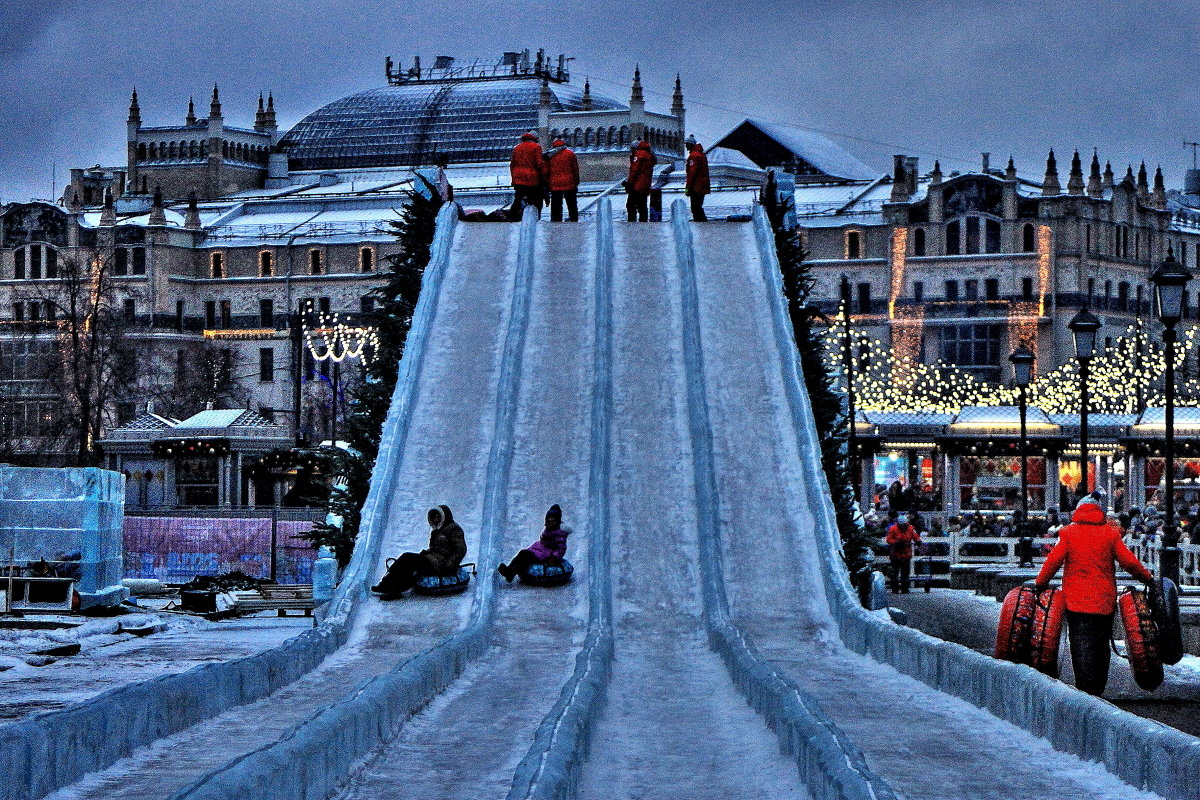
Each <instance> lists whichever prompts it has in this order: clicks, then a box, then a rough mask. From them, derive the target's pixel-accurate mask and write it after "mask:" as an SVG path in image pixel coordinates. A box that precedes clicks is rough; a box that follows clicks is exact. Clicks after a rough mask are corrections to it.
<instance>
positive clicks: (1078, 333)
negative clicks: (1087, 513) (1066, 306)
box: [1067, 307, 1100, 497]
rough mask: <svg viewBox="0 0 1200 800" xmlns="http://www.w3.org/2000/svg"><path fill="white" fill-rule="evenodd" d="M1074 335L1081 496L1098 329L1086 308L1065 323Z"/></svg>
mask: <svg viewBox="0 0 1200 800" xmlns="http://www.w3.org/2000/svg"><path fill="white" fill-rule="evenodd" d="M1067 327H1068V328H1069V329H1070V330H1071V335H1072V336H1073V337H1075V358H1077V359H1078V360H1079V472H1080V477H1079V486H1078V488H1077V489H1076V490H1075V491H1076V494H1078V495H1079V496H1080V497H1083V496H1084V495H1085V494H1087V493H1088V376H1089V373H1090V370H1089V366H1090V365H1091V361H1092V356H1094V355H1095V354H1096V332H1097V331H1099V330H1100V319H1099V318H1098V317H1097V316H1096V315H1095V314H1093V313H1091V312H1090V311H1088V310H1087V308H1086V307H1084V308H1081V309H1079V313H1078V314H1076V315H1075V316H1074V317H1072V318H1071V321H1070V322H1068V323H1067Z"/></svg>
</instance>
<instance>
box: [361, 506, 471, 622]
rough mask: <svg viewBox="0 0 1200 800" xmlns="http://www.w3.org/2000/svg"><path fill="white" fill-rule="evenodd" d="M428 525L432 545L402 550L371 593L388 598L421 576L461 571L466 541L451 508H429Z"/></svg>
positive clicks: (400, 591)
mask: <svg viewBox="0 0 1200 800" xmlns="http://www.w3.org/2000/svg"><path fill="white" fill-rule="evenodd" d="M429 527H430V531H429V547H428V548H426V549H425V550H422V551H421V552H419V553H402V554H401V555H400V557H399V558H397V559H396V560H395V561H393V562H392V566H391V567H390V568H389V569H388V571H387V574H386V575H384V576H383V578H382V580H380V581H379V583H377V584H376V585H374V586H372V587H371V591H372V592H376V593H378V594H381V595H384V597H385V599H386V598H388V597H395V596H397V595H401V594H404V593H405V592H407V591H408V590H409V589H411V588H413V587H414V586H416V585H417V581H418V580H420V579H421V578H424V577H428V576H433V575H439V576H442V577H450V576H452V575H457V574H458V568H459V565H461V564H462V560H463V558H465V557H466V555H467V540H466V537H465V536H464V535H463V529H462V528H461V527H459V525H458V523H457V522H455V521H454V515H453V514H451V513H450V507H449V506H444V505H442V506H438V507H437V508H431V509H429Z"/></svg>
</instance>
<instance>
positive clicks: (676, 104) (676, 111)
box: [671, 74, 684, 117]
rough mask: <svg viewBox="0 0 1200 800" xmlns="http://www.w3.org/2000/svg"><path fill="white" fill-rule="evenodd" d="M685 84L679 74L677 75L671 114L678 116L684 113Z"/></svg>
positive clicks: (672, 96)
mask: <svg viewBox="0 0 1200 800" xmlns="http://www.w3.org/2000/svg"><path fill="white" fill-rule="evenodd" d="M683 110H684V109H683V84H682V83H681V82H680V80H679V75H678V74H676V75H675V94H673V95H671V116H673V117H678V116H679V115H680V114H682V113H683Z"/></svg>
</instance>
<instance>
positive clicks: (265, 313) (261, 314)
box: [258, 299, 275, 328]
mask: <svg viewBox="0 0 1200 800" xmlns="http://www.w3.org/2000/svg"><path fill="white" fill-rule="evenodd" d="M258 324H259V325H260V326H262V327H264V328H274V327H275V303H274V302H273V301H272V300H268V299H263V300H259V301H258Z"/></svg>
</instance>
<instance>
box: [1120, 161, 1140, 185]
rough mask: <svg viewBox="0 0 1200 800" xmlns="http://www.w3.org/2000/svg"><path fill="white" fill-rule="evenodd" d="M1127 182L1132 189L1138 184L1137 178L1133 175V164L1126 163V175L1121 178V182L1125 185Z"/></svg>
mask: <svg viewBox="0 0 1200 800" xmlns="http://www.w3.org/2000/svg"><path fill="white" fill-rule="evenodd" d="M1126 183H1128V184H1129V188H1131V189H1132V188H1135V187H1136V186H1137V180H1136V179H1135V178H1134V177H1133V165H1132V164H1126V165H1125V177H1124V178H1122V179H1121V184H1122V185H1124V184H1126Z"/></svg>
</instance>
